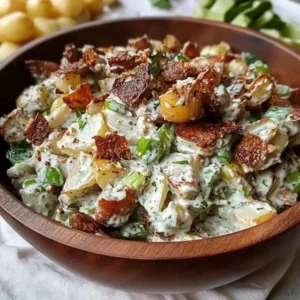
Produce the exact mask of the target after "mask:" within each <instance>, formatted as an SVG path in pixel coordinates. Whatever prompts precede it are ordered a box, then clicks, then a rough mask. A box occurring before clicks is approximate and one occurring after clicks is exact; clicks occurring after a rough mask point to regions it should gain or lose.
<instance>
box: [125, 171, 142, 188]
mask: <svg viewBox="0 0 300 300" xmlns="http://www.w3.org/2000/svg"><path fill="white" fill-rule="evenodd" d="M123 182H124V184H125V185H127V186H128V187H129V188H131V189H133V190H139V189H140V188H142V187H143V186H144V185H145V183H146V178H145V176H143V175H141V174H140V173H138V172H130V173H129V174H127V175H126V176H125V177H124V179H123Z"/></svg>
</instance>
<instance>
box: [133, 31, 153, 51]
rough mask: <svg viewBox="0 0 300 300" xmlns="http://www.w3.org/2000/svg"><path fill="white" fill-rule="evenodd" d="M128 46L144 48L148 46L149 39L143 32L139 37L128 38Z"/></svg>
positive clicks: (138, 48)
mask: <svg viewBox="0 0 300 300" xmlns="http://www.w3.org/2000/svg"><path fill="white" fill-rule="evenodd" d="M128 46H130V47H133V48H135V49H137V50H145V49H148V48H150V41H149V39H148V36H147V35H146V34H145V35H144V36H141V37H139V38H136V39H131V40H128Z"/></svg>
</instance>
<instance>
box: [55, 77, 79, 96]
mask: <svg viewBox="0 0 300 300" xmlns="http://www.w3.org/2000/svg"><path fill="white" fill-rule="evenodd" d="M80 83H81V78H80V75H79V74H74V73H65V74H60V75H57V76H56V77H55V87H56V88H57V89H58V90H60V91H61V92H63V93H67V94H68V93H70V90H71V91H72V90H75V89H76V87H77V86H78V85H79V84H80Z"/></svg>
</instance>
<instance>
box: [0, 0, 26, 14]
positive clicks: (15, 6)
mask: <svg viewBox="0 0 300 300" xmlns="http://www.w3.org/2000/svg"><path fill="white" fill-rule="evenodd" d="M25 1H26V0H1V1H0V16H4V15H8V14H10V13H12V12H15V11H25Z"/></svg>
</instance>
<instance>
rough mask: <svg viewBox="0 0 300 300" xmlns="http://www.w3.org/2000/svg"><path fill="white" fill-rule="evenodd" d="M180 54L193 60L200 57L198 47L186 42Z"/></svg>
mask: <svg viewBox="0 0 300 300" xmlns="http://www.w3.org/2000/svg"><path fill="white" fill-rule="evenodd" d="M180 52H181V53H182V54H183V55H185V56H187V57H188V58H195V57H198V56H199V55H200V47H199V45H198V44H197V43H192V42H190V41H188V42H186V43H185V44H184V45H183V47H182V49H181V51H180Z"/></svg>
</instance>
